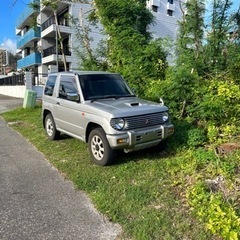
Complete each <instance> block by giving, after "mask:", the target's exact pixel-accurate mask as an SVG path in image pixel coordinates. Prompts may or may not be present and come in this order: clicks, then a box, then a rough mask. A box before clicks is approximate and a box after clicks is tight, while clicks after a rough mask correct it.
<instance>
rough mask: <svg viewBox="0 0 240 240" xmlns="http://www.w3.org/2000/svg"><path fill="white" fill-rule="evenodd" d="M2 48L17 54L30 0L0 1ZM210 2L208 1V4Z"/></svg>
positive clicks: (236, 4)
mask: <svg viewBox="0 0 240 240" xmlns="http://www.w3.org/2000/svg"><path fill="white" fill-rule="evenodd" d="M0 1H1V2H0V47H4V48H6V49H7V50H9V51H11V52H12V53H15V51H16V41H17V36H16V35H15V25H16V19H17V18H18V17H19V15H20V14H21V13H22V12H23V10H24V9H25V8H26V7H27V4H28V3H29V2H30V0H0ZM207 1H208V0H206V2H207ZM233 3H234V4H233V10H235V11H236V10H237V9H238V7H239V0H233Z"/></svg>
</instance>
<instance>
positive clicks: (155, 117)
mask: <svg viewBox="0 0 240 240" xmlns="http://www.w3.org/2000/svg"><path fill="white" fill-rule="evenodd" d="M124 120H125V126H124V129H123V130H132V129H137V128H145V127H150V126H155V125H160V124H163V123H164V121H163V113H161V112H160V113H152V114H146V115H138V116H133V117H126V118H124Z"/></svg>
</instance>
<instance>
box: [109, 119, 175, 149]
mask: <svg viewBox="0 0 240 240" xmlns="http://www.w3.org/2000/svg"><path fill="white" fill-rule="evenodd" d="M173 132H174V126H173V125H172V124H166V125H160V126H156V127H151V128H147V129H141V130H132V131H127V132H124V133H122V134H115V135H109V134H108V135H107V139H108V142H109V145H110V146H111V148H112V149H124V150H125V151H126V152H130V151H137V150H140V149H144V148H149V147H153V146H156V145H157V144H158V143H160V142H161V141H162V140H163V139H166V138H167V137H169V136H171V135H172V134H173Z"/></svg>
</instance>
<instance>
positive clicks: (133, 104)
mask: <svg viewBox="0 0 240 240" xmlns="http://www.w3.org/2000/svg"><path fill="white" fill-rule="evenodd" d="M126 105H128V106H130V107H136V106H140V105H141V103H139V102H132V103H126Z"/></svg>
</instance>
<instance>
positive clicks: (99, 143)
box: [88, 128, 115, 166]
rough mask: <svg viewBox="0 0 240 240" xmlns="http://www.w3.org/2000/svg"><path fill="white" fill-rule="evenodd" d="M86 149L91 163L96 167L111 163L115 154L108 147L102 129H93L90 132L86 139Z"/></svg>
mask: <svg viewBox="0 0 240 240" xmlns="http://www.w3.org/2000/svg"><path fill="white" fill-rule="evenodd" d="M88 148H89V152H90V155H91V158H92V161H93V162H94V163H96V164H97V165H101V166H105V165H109V164H110V163H111V162H112V161H113V158H114V155H115V152H114V150H113V149H112V148H111V147H110V145H109V143H108V140H107V138H106V134H105V132H104V130H103V129H102V128H95V129H93V130H92V131H91V133H90V135H89V139H88Z"/></svg>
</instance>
